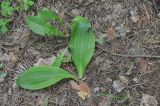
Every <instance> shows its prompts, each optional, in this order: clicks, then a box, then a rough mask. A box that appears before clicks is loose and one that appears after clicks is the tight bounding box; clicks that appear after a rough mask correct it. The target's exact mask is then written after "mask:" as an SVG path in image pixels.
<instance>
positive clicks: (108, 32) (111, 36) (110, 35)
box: [107, 28, 115, 41]
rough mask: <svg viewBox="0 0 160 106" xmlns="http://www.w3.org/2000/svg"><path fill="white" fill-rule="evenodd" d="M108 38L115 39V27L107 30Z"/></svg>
mask: <svg viewBox="0 0 160 106" xmlns="http://www.w3.org/2000/svg"><path fill="white" fill-rule="evenodd" d="M107 39H108V40H109V41H110V40H113V39H115V29H113V28H109V29H108V30H107Z"/></svg>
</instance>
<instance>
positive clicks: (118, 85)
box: [112, 80, 124, 93]
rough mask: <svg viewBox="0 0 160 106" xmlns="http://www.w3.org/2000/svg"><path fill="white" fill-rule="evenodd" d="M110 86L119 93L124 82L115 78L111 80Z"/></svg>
mask: <svg viewBox="0 0 160 106" xmlns="http://www.w3.org/2000/svg"><path fill="white" fill-rule="evenodd" d="M112 87H113V88H114V90H115V91H116V92H118V93H120V92H122V90H123V89H124V84H123V83H122V82H121V81H120V80H115V81H113V84H112Z"/></svg>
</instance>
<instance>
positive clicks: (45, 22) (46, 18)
mask: <svg viewBox="0 0 160 106" xmlns="http://www.w3.org/2000/svg"><path fill="white" fill-rule="evenodd" d="M59 19H60V18H59V17H58V16H57V15H56V14H55V13H54V12H52V11H51V10H48V9H42V10H41V11H40V12H39V14H38V15H37V16H29V17H28V19H27V24H28V26H29V28H30V29H31V30H32V31H33V32H35V33H36V34H39V35H43V36H55V35H57V36H58V35H59V36H62V35H64V33H63V32H61V31H59V30H58V28H56V27H55V26H53V25H51V24H50V21H52V20H55V21H59Z"/></svg>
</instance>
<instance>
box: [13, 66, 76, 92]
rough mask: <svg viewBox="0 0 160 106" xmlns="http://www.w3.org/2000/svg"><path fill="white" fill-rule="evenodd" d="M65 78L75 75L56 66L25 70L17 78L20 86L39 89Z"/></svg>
mask: <svg viewBox="0 0 160 106" xmlns="http://www.w3.org/2000/svg"><path fill="white" fill-rule="evenodd" d="M65 78H73V79H75V77H74V76H73V75H72V74H70V73H69V72H68V71H65V70H63V69H61V68H59V67H54V66H37V67H32V68H30V69H28V70H26V71H25V72H23V73H22V74H21V75H20V76H19V77H18V78H17V80H16V83H17V85H18V86H20V87H22V88H25V89H30V90H37V89H42V88H45V87H48V86H50V85H52V84H55V83H57V82H58V81H60V80H63V79H65Z"/></svg>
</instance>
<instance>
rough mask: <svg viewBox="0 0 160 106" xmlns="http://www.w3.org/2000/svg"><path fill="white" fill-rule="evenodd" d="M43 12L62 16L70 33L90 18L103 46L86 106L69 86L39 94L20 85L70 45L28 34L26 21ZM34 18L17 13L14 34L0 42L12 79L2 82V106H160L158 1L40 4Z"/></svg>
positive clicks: (90, 76)
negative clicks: (17, 81) (81, 19)
mask: <svg viewBox="0 0 160 106" xmlns="http://www.w3.org/2000/svg"><path fill="white" fill-rule="evenodd" d="M157 3H158V2H157ZM43 7H46V8H50V9H52V10H54V11H55V12H56V13H57V14H58V15H59V16H61V17H62V19H64V20H65V21H66V25H67V28H68V29H69V28H70V23H71V20H72V19H73V18H74V17H75V16H77V15H81V16H85V17H87V18H88V19H89V20H90V21H91V23H92V27H93V31H94V32H95V34H96V38H97V39H99V40H101V41H102V42H101V43H98V42H97V43H96V49H95V52H94V56H93V58H92V60H91V62H90V63H89V65H88V68H87V71H86V73H85V79H84V81H85V82H86V83H87V84H88V86H89V87H90V88H91V97H90V98H88V99H86V100H83V99H81V98H80V97H79V96H78V95H77V93H76V91H75V90H73V89H72V88H71V87H70V85H69V83H68V80H64V81H61V82H60V83H57V84H56V85H54V86H51V87H48V88H46V89H43V90H38V91H30V90H25V89H22V88H19V87H17V86H16V85H15V79H16V78H17V76H19V75H20V73H22V72H23V71H24V70H25V69H28V68H29V67H31V66H33V64H35V63H36V62H37V61H38V60H39V59H40V58H49V57H52V56H53V55H56V54H57V52H58V51H59V50H61V49H64V48H66V46H67V44H68V42H69V37H67V38H58V37H42V36H38V35H36V34H34V33H33V32H32V31H30V30H29V29H28V27H27V25H26V22H25V19H26V17H27V16H28V15H29V14H31V13H35V14H37V12H38V11H39V10H40V9H41V8H43ZM157 8H158V7H157ZM30 12H31V13H29V12H28V13H25V12H23V11H19V12H17V13H15V14H14V15H13V19H14V21H13V22H12V24H11V25H10V31H9V32H8V33H6V34H2V35H1V36H0V63H3V64H4V67H3V68H1V69H0V70H1V71H2V72H5V73H7V76H6V77H5V78H3V79H2V78H1V77H0V106H45V105H44V103H45V102H46V101H47V104H48V106H160V18H159V17H160V16H159V14H158V9H157V10H156V8H155V6H154V5H153V2H152V0H151V1H149V0H37V1H36V3H35V4H34V6H33V7H31V8H30ZM69 32H70V31H69ZM64 67H68V68H72V67H73V64H72V63H67V64H65V65H64Z"/></svg>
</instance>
